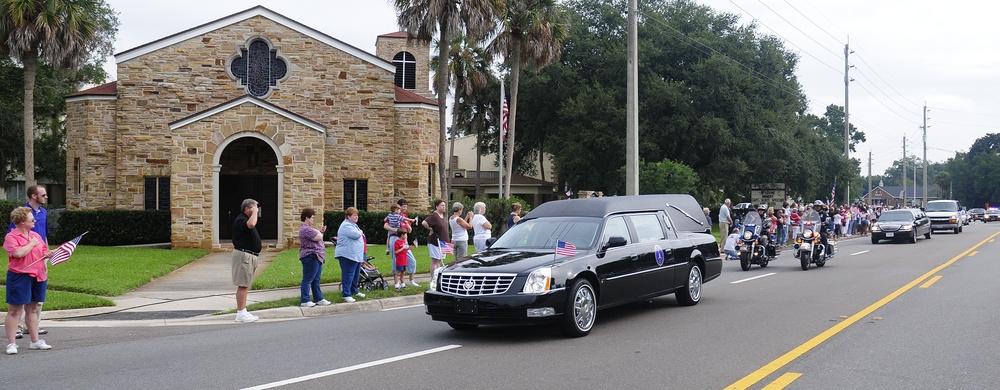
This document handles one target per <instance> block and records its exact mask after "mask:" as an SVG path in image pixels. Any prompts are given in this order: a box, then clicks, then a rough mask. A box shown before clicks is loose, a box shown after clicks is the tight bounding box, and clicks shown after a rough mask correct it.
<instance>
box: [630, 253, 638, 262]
mask: <svg viewBox="0 0 1000 390" xmlns="http://www.w3.org/2000/svg"><path fill="white" fill-rule="evenodd" d="M628 258H629V259H631V260H632V261H638V260H639V255H636V254H632V255H629V257H628Z"/></svg>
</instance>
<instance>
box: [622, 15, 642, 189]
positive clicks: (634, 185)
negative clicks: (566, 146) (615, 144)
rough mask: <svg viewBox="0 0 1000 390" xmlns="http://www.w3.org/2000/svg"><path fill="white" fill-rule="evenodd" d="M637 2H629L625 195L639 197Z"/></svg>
mask: <svg viewBox="0 0 1000 390" xmlns="http://www.w3.org/2000/svg"><path fill="white" fill-rule="evenodd" d="M637 10H638V7H637V6H636V0H629V1H628V72H627V75H626V78H627V80H626V84H628V86H627V91H626V92H627V93H628V98H627V100H628V102H627V107H626V109H625V111H626V115H627V116H628V118H626V125H625V195H639V54H638V46H639V45H638V42H639V38H638V37H637V34H636V30H637V28H636V24H637V22H636V19H637V18H636V11H637Z"/></svg>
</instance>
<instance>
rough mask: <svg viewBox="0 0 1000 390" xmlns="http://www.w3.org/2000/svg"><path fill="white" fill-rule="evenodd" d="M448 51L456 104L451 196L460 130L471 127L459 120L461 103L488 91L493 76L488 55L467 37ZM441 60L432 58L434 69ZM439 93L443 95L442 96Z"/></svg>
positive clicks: (449, 190) (450, 153)
mask: <svg viewBox="0 0 1000 390" xmlns="http://www.w3.org/2000/svg"><path fill="white" fill-rule="evenodd" d="M450 46H451V47H450V48H449V49H448V51H449V52H450V53H451V56H450V57H449V60H448V72H449V73H451V75H452V83H451V84H452V85H453V86H454V87H455V99H454V101H455V103H454V104H453V105H452V108H451V114H452V120H451V142H450V144H451V145H450V149H451V150H450V152H449V153H448V154H449V157H448V180H447V183H448V188H447V191H446V193H448V194H451V179H452V178H453V177H455V172H454V170H455V167H454V166H453V164H452V161H454V159H455V138H456V137H457V136H458V130H457V129H459V128H466V127H468V126H467V125H468V123H467V122H463V121H461V120H459V118H461V116H460V115H459V112H460V111H462V107H461V106H460V105H461V103H462V102H463V101H464V100H466V99H468V98H469V97H471V96H472V95H473V94H475V93H476V92H477V91H479V90H482V89H483V88H486V83H487V81H488V79H487V75H488V74H489V73H490V64H489V62H488V61H487V59H486V52H485V50H483V49H482V48H481V47H479V46H478V44H477V43H476V42H473V41H472V40H470V39H469V38H468V36H467V35H460V36H458V37H455V39H453V40H452V41H451V45H450ZM438 61H439V58H438V57H437V56H435V57H434V58H431V66H432V67H436V66H437V65H438ZM436 78H437V74H435V83H434V84H435V85H437V80H436ZM439 93H440V92H439Z"/></svg>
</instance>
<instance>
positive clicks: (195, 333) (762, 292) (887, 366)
mask: <svg viewBox="0 0 1000 390" xmlns="http://www.w3.org/2000/svg"><path fill="white" fill-rule="evenodd" d="M998 237H1000V225H984V224H974V225H972V226H970V227H968V228H966V230H965V233H962V234H959V235H953V234H938V235H934V236H933V239H931V240H922V239H921V240H919V241H918V242H917V243H916V244H902V243H901V244H882V245H872V244H871V243H870V242H868V241H866V240H849V241H844V242H842V243H841V245H840V253H839V255H838V257H837V258H835V259H834V260H832V261H831V262H829V263H828V265H827V266H826V267H824V268H821V269H816V268H813V269H810V270H809V271H802V270H801V269H799V266H798V263H797V261H796V260H795V259H793V258H792V256H791V253H790V252H786V253H783V254H782V255H781V257H779V258H778V259H777V260H776V261H774V262H772V263H771V265H770V266H768V267H767V268H763V269H762V268H758V267H754V268H752V269H751V270H750V271H746V272H744V271H741V270H740V269H739V264H738V262H735V261H731V262H726V264H725V269H724V270H723V274H722V276H721V277H720V278H719V279H717V280H715V281H712V282H710V283H708V284H706V286H705V292H704V297H703V300H702V302H701V303H700V304H699V305H697V306H694V307H681V306H678V305H677V304H676V302H675V301H674V299H673V297H672V296H668V297H662V298H657V299H653V300H650V301H646V302H639V303H634V304H630V305H626V306H623V307H619V308H614V309H610V310H606V311H602V312H600V313H599V315H598V320H597V324H596V326H595V328H594V330H593V332H592V333H591V334H590V335H589V336H587V337H583V338H576V339H567V338H564V337H562V336H560V335H559V334H558V332H557V331H555V330H554V329H549V328H543V327H527V328H525V327H482V328H481V329H478V330H475V331H464V332H463V331H454V330H451V329H450V328H449V327H448V326H447V325H446V324H443V323H436V322H433V321H430V320H429V318H428V317H427V316H426V315H425V314H424V313H423V308H422V307H420V306H412V307H402V308H397V309H393V310H383V311H372V312H362V313H352V314H345V315H336V316H328V317H320V318H310V319H305V320H300V321H285V322H263V323H254V324H231V323H230V324H218V325H209V326H186V327H176V326H161V327H155V328H136V327H132V328H114V329H93V328H64V329H60V330H59V333H58V338H53V339H51V340H49V341H50V343H51V344H53V345H55V346H56V348H55V349H53V350H51V351H45V352H38V351H25V353H23V354H18V355H17V356H12V357H8V356H2V357H0V362H2V363H0V365H2V368H0V385H2V386H3V387H4V388H60V387H70V388H103V389H132V388H149V389H158V388H163V389H177V388H213V389H215V388H218V389H243V388H253V387H255V386H259V387H257V388H272V387H274V386H278V387H282V388H295V389H300V388H302V389H330V388H384V389H402V388H406V389H425V388H426V389H429V388H453V387H474V388H482V389H494V388H495V389H508V388H638V389H646V388H655V389H662V388H683V389H721V388H726V387H728V386H731V385H734V388H754V389H760V388H764V386H767V385H769V384H772V385H775V386H776V387H775V388H782V386H784V385H779V384H777V383H776V381H781V380H785V381H788V382H789V384H787V388H792V389H794V388H800V389H876V388H880V389H913V388H957V389H963V388H969V389H972V388H976V389H979V388H993V387H995V384H996V383H1000V377H998V374H997V373H996V371H997V370H995V369H994V367H995V361H996V360H997V359H998V358H1000V352H998V351H996V350H995V348H994V346H995V345H997V342H998V341H1000V340H998V336H996V335H995V333H996V332H993V331H992V329H993V328H994V327H995V324H996V323H997V322H996V321H997V318H996V317H997V314H996V313H995V310H992V307H993V306H994V305H995V302H996V301H997V300H998V298H1000V296H998V295H1000V293H998V292H997V291H996V289H995V288H991V287H992V286H993V285H995V282H993V281H992V280H991V276H992V275H995V274H996V272H998V271H1000V269H998V268H1000V265H997V264H996V261H995V259H996V256H995V255H992V253H994V252H995V251H996V250H997V249H998V244H997V243H996V242H995V241H996V239H997V238H998ZM970 248H974V249H971V250H970ZM937 276H941V278H939V279H934V278H935V277H937ZM922 286H926V287H925V288H922ZM41 370H44V372H45V374H44V375H37V374H36V375H24V374H23V373H27V372H35V373H37V372H40V371H41ZM279 385H282V386H279Z"/></svg>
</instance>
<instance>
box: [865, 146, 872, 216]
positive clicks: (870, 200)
mask: <svg viewBox="0 0 1000 390" xmlns="http://www.w3.org/2000/svg"><path fill="white" fill-rule="evenodd" d="M865 204H866V205H867V204H872V151H871V150H869V151H868V197H867V198H866V199H865Z"/></svg>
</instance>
